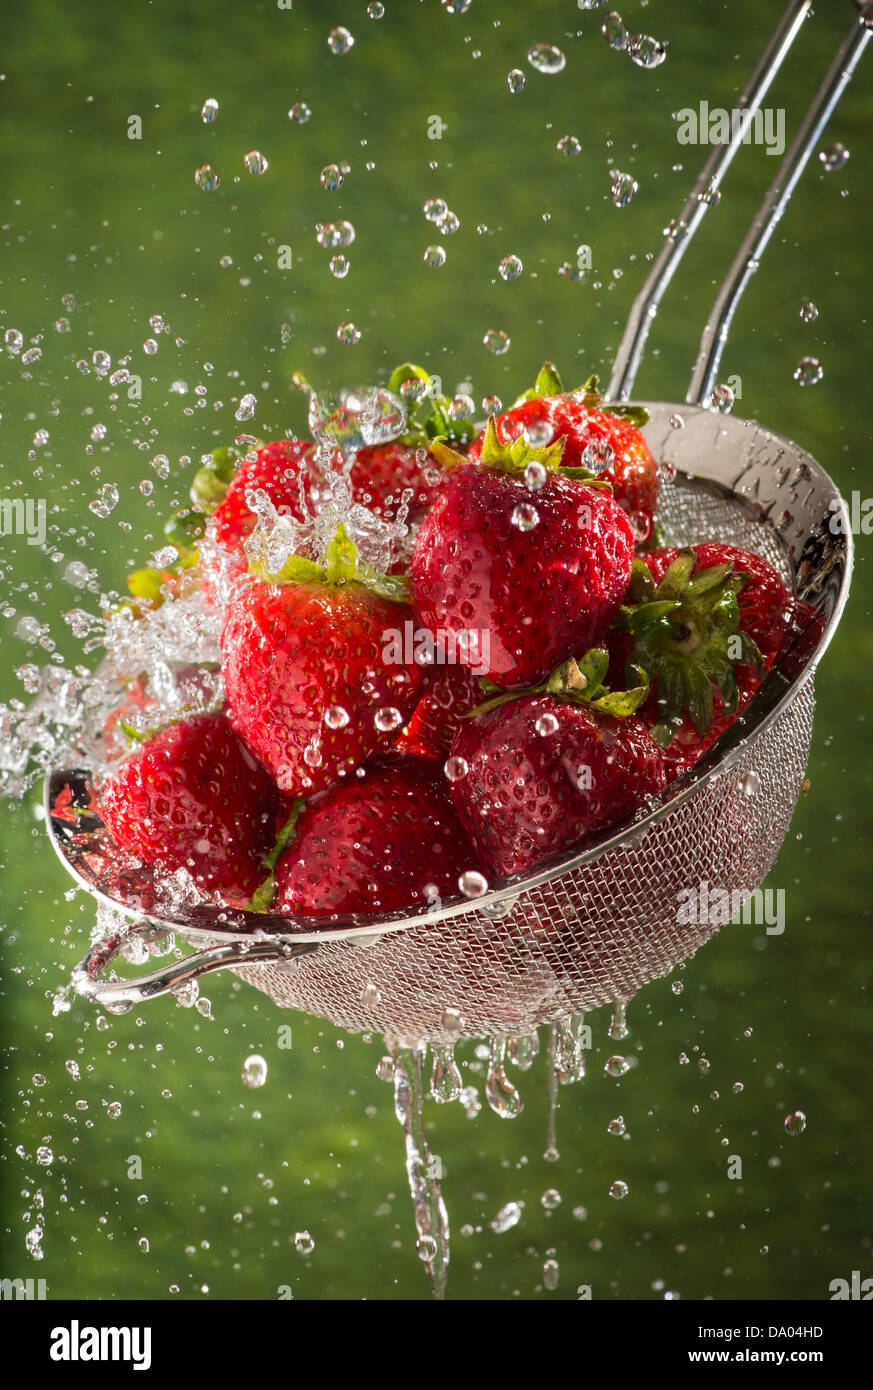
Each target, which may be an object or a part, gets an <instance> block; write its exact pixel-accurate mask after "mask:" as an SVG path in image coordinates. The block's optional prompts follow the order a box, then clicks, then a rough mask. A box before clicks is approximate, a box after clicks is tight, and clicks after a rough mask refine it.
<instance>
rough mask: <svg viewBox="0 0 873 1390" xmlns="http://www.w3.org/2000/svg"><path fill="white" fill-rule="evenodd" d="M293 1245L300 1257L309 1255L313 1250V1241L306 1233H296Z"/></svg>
mask: <svg viewBox="0 0 873 1390" xmlns="http://www.w3.org/2000/svg"><path fill="white" fill-rule="evenodd" d="M294 1245H295V1247H296V1248H297V1250H298V1251H299V1253H300V1254H301V1255H310V1254H311V1253H312V1251H313V1250H314V1249H315V1241H314V1240H313V1239H312V1236H311V1235H310V1234H309V1232H308V1231H297V1233H296V1234H295V1236H294Z"/></svg>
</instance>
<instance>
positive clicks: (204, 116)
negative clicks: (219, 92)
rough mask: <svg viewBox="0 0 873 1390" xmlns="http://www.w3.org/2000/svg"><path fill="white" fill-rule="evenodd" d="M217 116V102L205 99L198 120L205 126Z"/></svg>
mask: <svg viewBox="0 0 873 1390" xmlns="http://www.w3.org/2000/svg"><path fill="white" fill-rule="evenodd" d="M217 115H218V102H217V101H216V100H215V97H207V98H206V100H205V101H204V103H203V107H202V110H201V112H200V119H201V121H203V123H204V124H205V125H209V124H210V122H211V121H214V120H215V118H216V116H217Z"/></svg>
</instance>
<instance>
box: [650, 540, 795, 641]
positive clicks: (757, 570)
mask: <svg viewBox="0 0 873 1390" xmlns="http://www.w3.org/2000/svg"><path fill="white" fill-rule="evenodd" d="M690 549H691V551H692V552H693V553H694V555H695V557H696V564H695V566H694V570H693V576H696V575H699V574H701V573H702V572H703V571H704V570H708V569H711V568H712V567H713V566H714V565H732V566H733V569H734V572H735V573H737V574H742V575H745V576H746V580H745V583H744V584H743V587H742V589H741V590H740V592H739V595H738V597H737V602H738V604H739V610H740V627H741V628H742V630H743V631H744V632H747V633H748V634H749V636H750V637H751V638H752V641H753V642H755V643H756V645H757V646H758V648H759V650H760V652H761V654H762V655H763V656H764V657H765V658H766V662H767V665H768V666H769V665H770V664H771V662H772V660H773V658H774V656H775V655H776V653H777V652H778V650H779V648H780V646H781V645H782V641H783V638H784V637H785V634H786V633H787V631H788V629H789V627H790V626H791V620H792V616H793V611H794V599H793V597H792V595H791V594H790V593H789V592H788V590H787V589H786V587H785V585H784V584H783V583H782V580H781V579H780V578H779V575H778V574H777V573H776V571H775V570H774V569H773V567H772V566H771V565H768V564H767V561H766V560H762V559H761V557H760V555H755V554H753V553H752V552H751V551H749V550H739V549H738V548H737V547H736V546H734V545H726V544H724V543H723V542H721V541H704V542H702V543H701V544H700V545H692V546H691V547H690ZM681 554H682V551H680V550H677V549H674V548H668V549H663V550H650V551H648V552H647V553H646V554H643V555H642V556H641V557H640V558H641V559H642V560H644V561H645V563H646V565H647V566H648V568H649V569H650V570H651V572H652V577H653V579H654V580H655V583H656V584H659V583H660V582H661V580H662V579H663V577H664V575H665V573H666V572H667V569H668V567H669V566H670V565H671V564H672V563H673V561H674V560H675V559H677V557H678V556H679V555H681ZM693 576H692V577H693Z"/></svg>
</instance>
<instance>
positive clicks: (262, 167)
mask: <svg viewBox="0 0 873 1390" xmlns="http://www.w3.org/2000/svg"><path fill="white" fill-rule="evenodd" d="M243 164H244V165H245V166H246V168H247V169H248V171H249V173H250V174H266V172H267V170H268V169H269V167H270V165H269V162H268V161H267V160H266V159H265V158H264V156H263V155H262V154H261V152H260V150H249V152H248V154H247V155H246V156H245V158H244V159H243Z"/></svg>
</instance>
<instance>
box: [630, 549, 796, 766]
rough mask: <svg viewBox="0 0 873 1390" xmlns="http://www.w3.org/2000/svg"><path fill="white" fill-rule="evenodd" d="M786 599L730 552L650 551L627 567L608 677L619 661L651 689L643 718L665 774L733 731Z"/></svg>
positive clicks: (748, 559) (776, 638)
mask: <svg viewBox="0 0 873 1390" xmlns="http://www.w3.org/2000/svg"><path fill="white" fill-rule="evenodd" d="M790 610H791V603H790V597H789V595H788V594H787V591H786V590H785V588H784V586H783V585H782V583H781V581H780V580H779V578H778V576H777V575H776V574H775V572H774V571H773V570H771V568H770V566H769V565H767V564H765V563H764V562H763V561H761V560H759V559H758V557H757V556H753V555H749V554H748V553H747V552H745V551H741V550H737V549H736V548H735V547H733V546H726V545H720V544H718V545H716V544H703V545H699V546H694V547H691V548H690V549H688V550H675V549H667V550H653V551H649V552H648V553H647V554H645V555H642V556H641V557H640V558H639V559H638V560H635V561H634V567H633V577H632V579H631V583H630V585H629V587H628V593H627V595H626V596H625V603H624V604H623V605H622V608H621V610H620V612H619V615H618V618H617V619H616V627H615V628H614V629H613V630H612V631H611V632H610V633H609V635H608V638H607V646H608V648H609V651H610V654H611V663H610V674H611V676H612V678H613V679H616V680H617V679H619V676H620V671H621V668H622V666H623V664H624V662H625V661H627V660H630V661H632V662H634V663H635V664H636V665H637V666H640V667H643V668H644V669H645V671H646V672H647V674H648V675H649V677H650V679H651V683H652V689H651V694H650V696H649V698H648V700H647V701H646V704H645V706H644V707H643V709H642V711H641V714H642V717H643V718H644V719H645V720H646V722H647V723H648V724H649V726H650V728H651V729H652V734H653V737H654V738H655V739H656V740H657V741H658V742H659V743H660V745H661V746H662V748H663V749H664V750H665V756H666V758H667V762H668V765H669V766H670V767H671V768H672V769H673V774H674V775H679V773H681V772H683V771H685V770H686V768H687V767H690V766H691V765H692V763H694V762H696V761H697V760H698V759H699V758H700V757H701V756H702V754H703V753H704V752H705V751H706V750H707V749H708V748H709V747H711V745H712V744H713V743H714V742H715V740H716V738H718V737H719V735H720V734H722V733H724V731H725V729H727V728H728V727H729V725H730V724H732V723H733V722H734V720H735V719H736V717H737V715H738V714H739V713H740V712H741V710H743V709H744V708H745V706H746V704H748V701H749V700H750V699H751V696H752V695H753V694H754V692H755V690H756V689H757V687H758V685H759V684H760V682H761V677H762V675H763V672H764V669H765V666H766V660H765V656H764V655H763V654H762V651H761V650H760V648H759V646H758V645H757V640H756V639H757V638H760V639H761V640H762V641H763V642H764V644H765V648H766V649H767V651H768V653H769V655H770V657H771V658H772V655H773V653H774V652H775V650H776V649H777V648H778V646H779V645H780V643H781V641H782V636H783V635H784V633H785V632H786V630H787V626H788V623H789V622H790V617H791V611H790Z"/></svg>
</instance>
